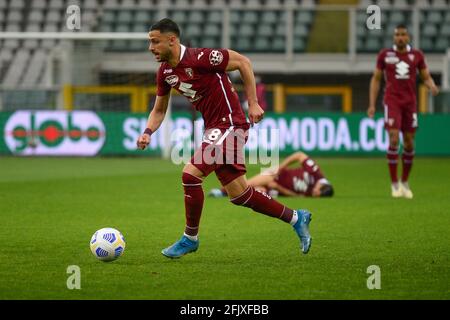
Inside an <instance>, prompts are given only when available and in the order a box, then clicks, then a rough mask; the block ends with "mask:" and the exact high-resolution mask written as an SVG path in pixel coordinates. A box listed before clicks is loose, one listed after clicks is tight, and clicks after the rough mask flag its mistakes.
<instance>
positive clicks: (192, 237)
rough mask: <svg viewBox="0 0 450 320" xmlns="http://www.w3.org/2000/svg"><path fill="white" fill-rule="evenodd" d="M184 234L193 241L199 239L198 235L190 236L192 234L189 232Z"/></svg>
mask: <svg viewBox="0 0 450 320" xmlns="http://www.w3.org/2000/svg"><path fill="white" fill-rule="evenodd" d="M184 236H185V237H186V238H188V239H189V240H192V241H198V235H197V236H190V235H188V234H186V233H185V234H184Z"/></svg>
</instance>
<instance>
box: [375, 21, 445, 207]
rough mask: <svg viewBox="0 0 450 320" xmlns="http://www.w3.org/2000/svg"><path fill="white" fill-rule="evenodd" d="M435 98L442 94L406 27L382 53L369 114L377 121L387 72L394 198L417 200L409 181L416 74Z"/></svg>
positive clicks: (387, 125) (389, 157)
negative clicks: (414, 198)
mask: <svg viewBox="0 0 450 320" xmlns="http://www.w3.org/2000/svg"><path fill="white" fill-rule="evenodd" d="M417 70H418V71H419V75H420V77H421V78H422V81H423V82H424V84H425V85H426V86H427V87H428V89H429V90H430V91H431V93H432V94H433V95H437V94H438V93H439V89H438V88H437V86H436V85H435V83H434V81H433V78H432V77H431V76H430V72H429V71H428V68H427V65H426V63H425V57H424V55H423V53H422V52H421V51H420V50H416V49H413V48H411V46H410V45H409V34H408V30H407V28H406V26H404V25H398V26H397V27H396V28H395V30H394V46H393V48H390V49H383V50H381V51H380V53H379V54H378V58H377V66H376V68H375V71H374V73H373V76H372V78H371V81H370V91H369V108H368V109H367V115H368V116H369V117H370V118H373V116H374V114H375V104H376V100H377V96H378V92H379V90H380V83H381V78H382V76H383V72H384V79H385V82H386V88H385V93H384V100H383V104H384V121H385V128H386V130H387V131H388V134H389V148H388V150H387V160H388V166H389V174H390V178H391V191H392V197H394V198H399V197H405V198H408V199H412V198H413V193H412V191H411V189H410V187H409V184H408V178H409V174H410V171H411V167H412V164H413V159H414V136H415V132H416V129H417V127H418V119H417V103H416V72H417ZM400 131H401V132H402V135H403V155H402V177H401V181H400V182H399V179H398V176H397V165H398V157H399V152H398V149H399V135H400V134H399V133H400Z"/></svg>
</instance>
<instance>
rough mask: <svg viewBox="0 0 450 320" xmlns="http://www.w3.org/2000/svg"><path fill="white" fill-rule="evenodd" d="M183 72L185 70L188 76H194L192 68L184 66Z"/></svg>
mask: <svg viewBox="0 0 450 320" xmlns="http://www.w3.org/2000/svg"><path fill="white" fill-rule="evenodd" d="M184 72H186V74H187V75H188V77H189V78H191V79H192V78H193V77H194V70H192V68H185V69H184Z"/></svg>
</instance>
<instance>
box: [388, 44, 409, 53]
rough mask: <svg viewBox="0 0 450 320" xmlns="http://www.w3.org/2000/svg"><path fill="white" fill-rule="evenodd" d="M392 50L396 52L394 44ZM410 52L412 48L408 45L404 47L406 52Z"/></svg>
mask: <svg viewBox="0 0 450 320" xmlns="http://www.w3.org/2000/svg"><path fill="white" fill-rule="evenodd" d="M392 49H394V51H397V46H396V45H395V44H394V45H393V47H392ZM411 50H412V47H411V46H410V45H409V44H407V45H406V52H410V51H411Z"/></svg>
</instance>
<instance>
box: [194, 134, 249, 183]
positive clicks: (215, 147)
mask: <svg viewBox="0 0 450 320" xmlns="http://www.w3.org/2000/svg"><path fill="white" fill-rule="evenodd" d="M248 129H249V128H248V126H239V127H230V128H228V129H226V128H212V129H206V130H205V133H204V134H203V141H202V145H201V147H200V148H198V149H197V150H196V151H195V153H194V156H193V157H192V158H191V161H190V163H191V164H193V165H194V166H195V167H196V168H197V169H199V170H200V171H201V172H202V173H203V174H204V175H205V177H206V176H208V175H209V174H210V173H211V172H213V171H214V172H215V173H216V176H217V178H218V179H219V181H220V183H221V184H222V186H225V185H227V184H229V183H230V182H231V181H233V180H234V179H236V178H238V177H240V176H242V175H244V174H245V173H246V172H247V170H246V169H245V153H244V147H245V143H246V142H247V139H248Z"/></svg>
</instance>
